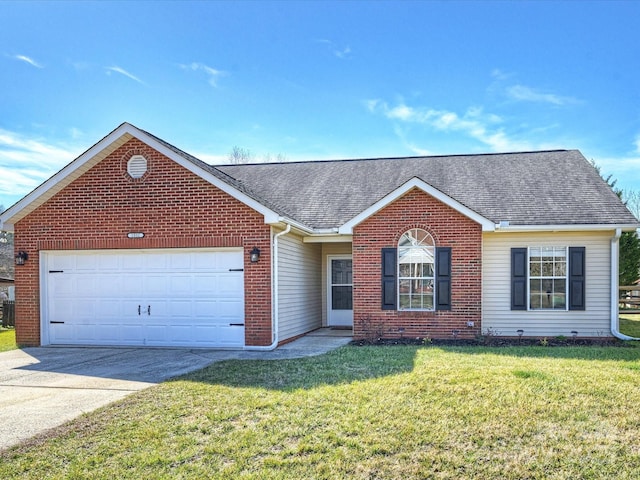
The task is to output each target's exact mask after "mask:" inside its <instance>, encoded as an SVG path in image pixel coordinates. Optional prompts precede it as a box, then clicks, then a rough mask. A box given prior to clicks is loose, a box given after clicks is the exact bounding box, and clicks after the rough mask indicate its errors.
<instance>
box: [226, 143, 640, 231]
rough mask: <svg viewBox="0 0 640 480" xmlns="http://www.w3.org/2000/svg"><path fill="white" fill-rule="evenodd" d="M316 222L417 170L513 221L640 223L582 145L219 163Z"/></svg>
mask: <svg viewBox="0 0 640 480" xmlns="http://www.w3.org/2000/svg"><path fill="white" fill-rule="evenodd" d="M216 169H217V170H219V171H221V172H223V173H224V174H226V175H228V176H229V177H231V178H232V179H233V184H234V186H239V187H240V188H241V189H243V190H244V191H246V192H248V193H249V194H250V195H251V196H253V197H254V198H255V199H256V200H258V201H261V202H263V203H264V204H265V205H267V206H270V208H272V209H274V210H276V211H277V212H279V213H280V214H282V215H285V216H287V217H289V218H291V219H292V220H296V221H298V222H300V223H302V224H304V225H306V226H308V227H311V228H313V229H328V228H337V227H338V226H340V225H342V224H343V223H345V222H346V221H348V220H349V219H351V218H353V217H355V216H356V215H358V214H359V213H361V212H362V211H364V210H365V209H367V208H368V207H370V206H371V205H372V204H374V203H375V202H376V201H378V200H380V199H381V198H382V197H384V196H385V195H387V194H388V193H390V192H392V191H394V190H395V189H397V188H398V187H400V186H401V185H403V184H404V183H405V182H407V181H409V180H410V179H412V178H413V177H418V178H420V179H421V180H423V181H424V182H426V183H428V184H430V185H431V186H432V187H434V188H436V189H438V190H440V191H441V192H443V193H445V194H446V195H448V196H450V197H452V198H454V199H455V200H457V201H458V202H460V203H462V204H463V205H465V206H466V207H468V208H470V209H471V210H473V211H475V212H476V213H478V214H480V215H482V216H483V217H485V218H487V219H489V220H491V221H493V222H495V223H499V222H500V221H505V220H507V221H509V222H510V224H511V225H581V224H586V225H589V224H609V225H614V224H637V220H636V219H635V218H634V217H633V215H632V214H631V213H630V212H629V211H628V210H627V208H626V207H625V206H624V205H623V204H622V203H621V202H620V200H619V199H618V197H617V196H616V195H615V194H614V193H613V191H612V190H611V188H609V186H608V185H607V184H606V182H604V180H602V178H601V177H600V175H599V174H598V173H597V172H596V170H595V169H594V168H593V166H592V165H591V164H590V163H589V162H588V161H587V160H586V159H585V158H584V157H583V156H582V154H581V153H580V152H579V151H577V150H555V151H542V152H524V153H504V154H485V155H454V156H434V157H407V158H381V159H365V160H342V161H315V162H288V163H267V164H250V165H226V166H219V167H216Z"/></svg>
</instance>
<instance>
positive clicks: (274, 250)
mask: <svg viewBox="0 0 640 480" xmlns="http://www.w3.org/2000/svg"><path fill="white" fill-rule="evenodd" d="M286 225H287V228H285V229H284V230H283V231H281V232H280V233H276V234H275V235H274V236H273V248H272V250H271V251H272V255H271V258H272V262H273V263H272V265H273V290H272V291H273V296H272V298H273V307H272V309H271V310H272V315H273V320H272V322H271V328H272V330H273V342H272V343H271V345H264V346H262V345H249V346H245V347H244V349H245V350H257V351H262V352H269V351H271V350H275V349H276V347H277V346H278V341H279V337H278V327H279V324H280V323H279V314H280V312H279V307H278V299H279V293H278V237H281V236H282V235H286V234H287V233H289V232H290V231H291V224H289V223H287V224H286Z"/></svg>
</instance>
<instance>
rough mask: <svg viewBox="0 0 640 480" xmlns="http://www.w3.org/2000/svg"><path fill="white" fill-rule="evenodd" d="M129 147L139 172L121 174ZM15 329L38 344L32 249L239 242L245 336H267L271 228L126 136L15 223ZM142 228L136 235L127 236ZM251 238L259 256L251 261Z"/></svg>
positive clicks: (21, 339) (259, 340)
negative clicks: (142, 169) (19, 262)
mask: <svg viewBox="0 0 640 480" xmlns="http://www.w3.org/2000/svg"><path fill="white" fill-rule="evenodd" d="M132 155H143V156H144V157H145V158H146V159H147V161H148V171H147V173H145V174H144V176H142V178H139V179H135V180H134V179H132V178H130V177H129V176H128V174H127V161H128V160H129V158H130V157H131V156H132ZM15 232H16V237H15V238H16V245H15V248H16V251H18V250H24V251H26V252H28V253H29V260H28V261H27V263H26V264H25V265H24V266H19V267H16V271H15V281H16V296H17V298H16V300H17V301H16V336H17V342H18V344H20V345H25V346H26V345H39V344H40V313H39V312H40V287H39V262H38V257H39V255H38V252H39V251H41V250H83V249H119V248H136V249H137V248H145V249H146V248H193V247H243V249H244V252H245V273H244V275H245V319H246V320H245V342H246V344H247V345H268V344H270V343H271V280H270V278H271V268H270V265H271V258H270V257H271V255H270V238H271V231H270V227H269V226H268V225H265V223H264V218H263V216H262V215H261V214H259V213H258V212H256V211H254V210H253V209H251V208H249V207H248V206H246V205H244V204H243V203H241V202H239V201H238V200H236V199H235V198H233V197H231V196H230V195H228V194H227V193H224V192H222V191H221V190H219V189H217V188H216V187H215V186H213V185H211V184H210V183H209V182H207V181H205V180H203V179H202V178H200V177H198V176H197V175H195V174H193V173H191V172H190V171H188V170H187V169H185V168H183V167H182V166H180V165H178V164H177V163H175V162H174V161H172V160H170V159H169V158H167V157H165V156H164V155H162V154H160V153H159V152H157V151H156V150H154V149H152V148H150V147H149V146H147V145H146V144H145V143H143V142H141V141H139V140H137V139H132V140H130V141H128V142H127V143H125V144H124V145H122V146H121V147H120V148H118V149H117V150H115V151H114V152H112V153H111V154H110V155H109V156H107V157H106V158H105V159H104V160H102V161H101V162H100V163H98V164H97V165H95V166H94V167H93V168H91V169H90V170H88V171H87V172H85V173H84V174H83V175H82V176H80V177H79V178H77V179H76V180H75V181H73V182H72V183H70V184H69V185H67V186H66V187H65V188H64V189H62V190H61V191H60V192H58V193H57V194H55V195H54V196H53V197H52V198H51V199H49V200H48V201H47V202H45V203H44V204H42V205H41V206H39V207H38V208H36V209H35V210H34V211H33V212H31V213H29V214H28V215H27V216H26V217H25V218H23V219H21V220H20V221H18V222H17V223H16V225H15ZM129 232H144V234H145V236H144V238H140V239H130V238H127V233H129ZM254 246H257V247H258V248H259V249H260V250H261V258H260V262H259V263H256V264H251V263H250V261H249V252H250V251H251V249H252V248H253V247H254Z"/></svg>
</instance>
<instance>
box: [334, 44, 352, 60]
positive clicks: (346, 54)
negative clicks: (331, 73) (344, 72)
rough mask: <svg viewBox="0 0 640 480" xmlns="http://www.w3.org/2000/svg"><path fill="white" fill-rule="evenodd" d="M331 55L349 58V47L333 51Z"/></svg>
mask: <svg viewBox="0 0 640 480" xmlns="http://www.w3.org/2000/svg"><path fill="white" fill-rule="evenodd" d="M333 54H334V55H335V56H336V57H338V58H349V57H350V56H351V47H349V46H347V47H345V48H343V49H339V50H334V51H333Z"/></svg>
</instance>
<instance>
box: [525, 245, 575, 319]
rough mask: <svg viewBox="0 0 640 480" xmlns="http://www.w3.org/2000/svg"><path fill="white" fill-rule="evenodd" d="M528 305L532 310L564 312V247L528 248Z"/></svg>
mask: <svg viewBox="0 0 640 480" xmlns="http://www.w3.org/2000/svg"><path fill="white" fill-rule="evenodd" d="M529 305H530V308H531V309H532V310H539V309H553V310H566V308H567V249H566V247H530V248H529Z"/></svg>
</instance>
